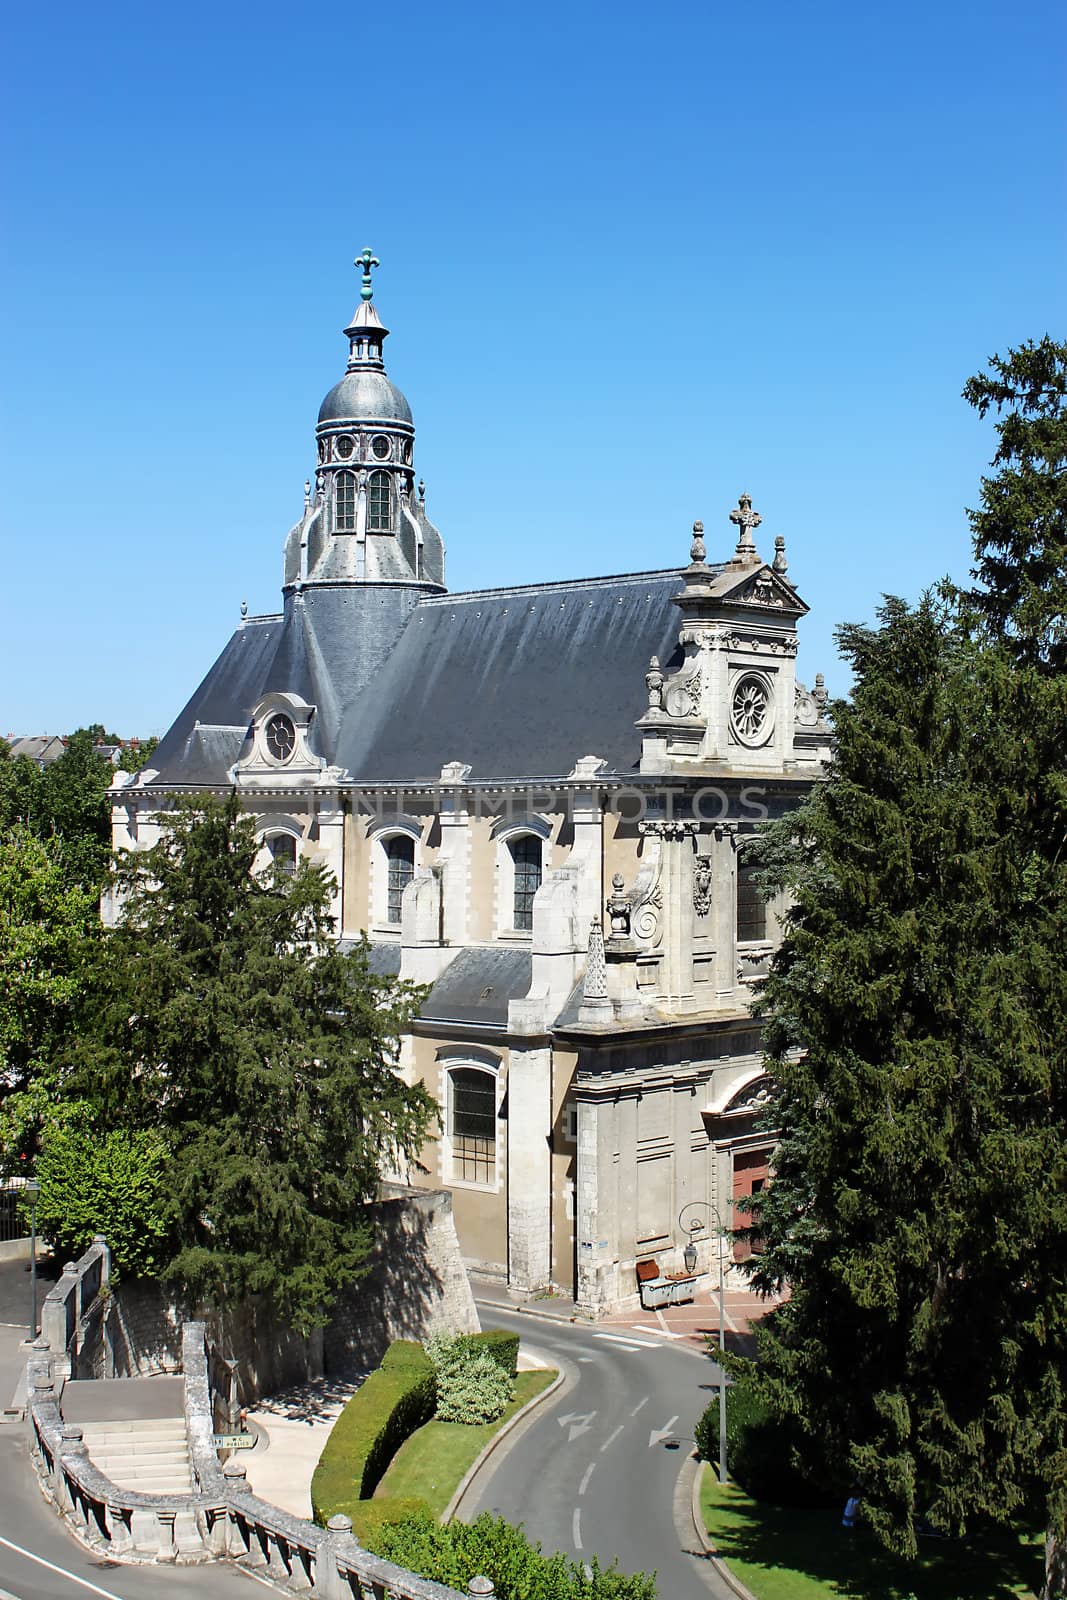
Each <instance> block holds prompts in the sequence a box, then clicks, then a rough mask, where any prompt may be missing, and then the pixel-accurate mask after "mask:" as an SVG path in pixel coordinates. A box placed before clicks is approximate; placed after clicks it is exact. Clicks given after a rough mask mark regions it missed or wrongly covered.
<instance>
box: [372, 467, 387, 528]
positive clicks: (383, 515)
mask: <svg viewBox="0 0 1067 1600" xmlns="http://www.w3.org/2000/svg"><path fill="white" fill-rule="evenodd" d="M369 490H370V493H369V498H368V501H367V529H368V531H369V532H370V533H388V532H389V530H390V528H391V527H392V526H393V497H392V485H391V484H390V481H389V474H388V473H387V472H372V473H371V475H370V485H369Z"/></svg>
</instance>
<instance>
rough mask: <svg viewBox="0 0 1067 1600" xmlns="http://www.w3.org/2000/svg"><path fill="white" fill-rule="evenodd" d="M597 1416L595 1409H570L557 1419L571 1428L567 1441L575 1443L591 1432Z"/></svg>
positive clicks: (562, 1426) (563, 1426)
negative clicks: (584, 1434)
mask: <svg viewBox="0 0 1067 1600" xmlns="http://www.w3.org/2000/svg"><path fill="white" fill-rule="evenodd" d="M595 1416H596V1412H595V1411H568V1412H567V1415H566V1416H565V1417H557V1418H556V1421H557V1422H558V1423H559V1425H560V1427H561V1428H569V1429H570V1432H569V1433H568V1435H567V1443H568V1444H573V1443H574V1441H575V1439H579V1438H581V1436H582V1434H583V1433H588V1432H589V1429H590V1428H591V1427H592V1424H593V1418H594V1417H595ZM675 1420H677V1418H676V1419H675Z"/></svg>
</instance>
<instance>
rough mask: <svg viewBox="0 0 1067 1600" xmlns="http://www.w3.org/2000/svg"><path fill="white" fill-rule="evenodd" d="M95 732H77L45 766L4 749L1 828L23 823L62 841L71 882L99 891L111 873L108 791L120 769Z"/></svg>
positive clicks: (0, 753) (43, 835) (0, 775)
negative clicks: (100, 748)
mask: <svg viewBox="0 0 1067 1600" xmlns="http://www.w3.org/2000/svg"><path fill="white" fill-rule="evenodd" d="M93 743H94V739H93V735H92V733H91V732H90V731H89V730H88V729H86V728H81V729H79V730H78V732H77V733H72V734H71V736H70V738H69V739H68V740H67V747H66V749H65V750H64V752H63V754H62V755H61V756H60V757H59V759H58V760H57V761H53V762H52V763H51V764H50V765H49V766H47V767H45V768H44V770H43V771H42V770H39V769H38V767H37V766H36V765H35V764H34V762H32V761H30V760H29V759H28V758H27V757H26V756H17V757H15V758H12V756H11V753H10V750H9V749H8V747H7V746H4V748H3V750H2V751H0V828H10V827H14V826H22V827H25V828H27V829H29V831H30V832H31V833H33V834H35V835H36V837H37V838H38V839H53V838H54V839H58V840H60V841H62V844H63V853H62V857H61V860H62V864H63V871H64V873H65V876H66V878H67V881H68V882H69V883H72V884H74V883H78V884H82V885H83V886H84V887H85V888H87V889H90V890H92V891H94V892H95V893H97V894H99V891H100V888H101V886H102V884H103V881H104V878H105V875H106V873H107V866H108V858H109V854H110V847H111V817H110V812H109V808H108V803H107V789H108V786H109V785H110V783H111V781H112V778H113V777H114V769H113V768H112V766H111V763H110V762H109V761H105V759H104V758H103V756H98V755H97V754H96V753H95V751H94V749H93Z"/></svg>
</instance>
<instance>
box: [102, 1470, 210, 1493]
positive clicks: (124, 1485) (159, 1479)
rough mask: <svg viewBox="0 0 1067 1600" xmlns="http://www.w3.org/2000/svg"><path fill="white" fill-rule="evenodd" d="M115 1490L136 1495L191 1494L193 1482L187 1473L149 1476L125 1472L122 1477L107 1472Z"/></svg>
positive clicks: (160, 1473)
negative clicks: (132, 1491)
mask: <svg viewBox="0 0 1067 1600" xmlns="http://www.w3.org/2000/svg"><path fill="white" fill-rule="evenodd" d="M107 1477H108V1478H110V1480H111V1482H112V1483H113V1484H114V1485H115V1487H116V1489H133V1490H134V1491H135V1492H136V1493H138V1494H192V1492H193V1480H192V1477H191V1476H190V1474H189V1473H188V1472H154V1473H152V1474H150V1475H142V1474H140V1473H132V1472H127V1473H126V1474H125V1475H124V1476H123V1477H121V1478H120V1477H118V1476H117V1475H116V1474H115V1473H113V1472H109V1473H108V1474H107Z"/></svg>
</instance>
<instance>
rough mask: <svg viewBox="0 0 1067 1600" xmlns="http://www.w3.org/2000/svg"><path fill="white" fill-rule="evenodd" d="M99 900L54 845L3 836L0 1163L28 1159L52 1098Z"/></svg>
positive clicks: (10, 831)
mask: <svg viewBox="0 0 1067 1600" xmlns="http://www.w3.org/2000/svg"><path fill="white" fill-rule="evenodd" d="M98 931H99V919H98V916H97V907H96V898H95V896H94V895H92V894H90V893H89V892H88V891H87V890H85V889H83V888H81V887H80V886H79V885H78V884H77V883H72V882H71V875H70V872H69V869H68V865H67V862H66V859H65V846H64V845H63V843H62V841H61V840H59V839H56V838H50V839H38V838H36V837H35V836H34V835H33V834H32V833H31V832H30V831H29V830H28V829H27V828H25V827H21V826H15V827H10V828H7V829H5V830H3V831H0V1165H2V1166H3V1167H5V1168H6V1169H7V1170H12V1169H13V1168H17V1167H18V1165H19V1162H20V1160H21V1159H22V1158H24V1157H29V1156H30V1155H32V1152H33V1148H34V1143H35V1138H36V1132H37V1130H38V1128H39V1127H40V1124H41V1119H42V1117H43V1115H44V1114H45V1112H46V1110H47V1106H48V1104H49V1102H50V1101H51V1100H53V1099H54V1097H55V1095H56V1093H57V1092H58V1086H59V1071H58V1064H57V1058H58V1055H59V1052H60V1048H61V1045H62V1042H63V1041H64V1040H65V1039H67V1038H69V1036H70V1033H71V1030H72V1027H73V1024H74V1020H75V1016H76V1006H77V1002H78V999H79V996H80V994H81V992H82V989H83V986H84V983H85V981H86V978H87V975H88V972H89V970H90V968H91V965H92V951H93V948H94V945H95V942H96V940H97V938H98Z"/></svg>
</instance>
